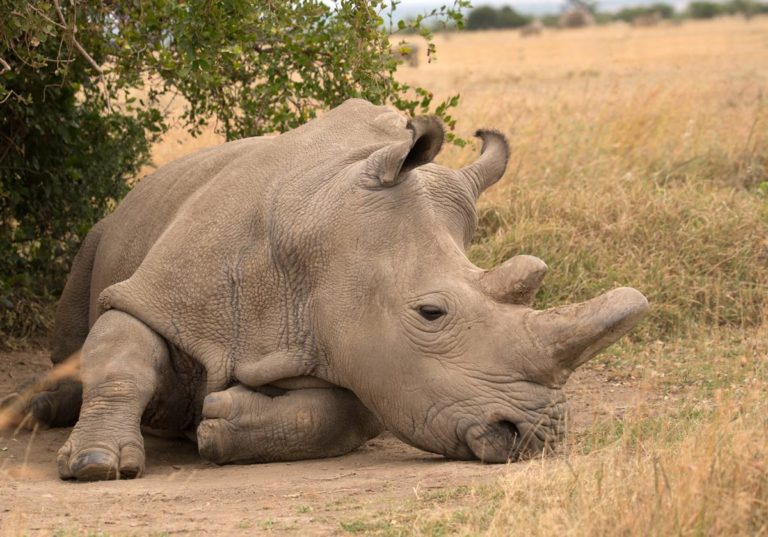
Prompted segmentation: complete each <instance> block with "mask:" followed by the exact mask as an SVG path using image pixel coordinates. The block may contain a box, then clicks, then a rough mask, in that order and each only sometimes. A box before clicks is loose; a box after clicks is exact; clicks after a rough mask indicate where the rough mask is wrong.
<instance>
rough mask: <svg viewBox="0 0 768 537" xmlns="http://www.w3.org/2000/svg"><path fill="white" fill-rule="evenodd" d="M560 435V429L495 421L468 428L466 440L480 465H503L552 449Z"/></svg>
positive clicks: (517, 422) (506, 420)
mask: <svg viewBox="0 0 768 537" xmlns="http://www.w3.org/2000/svg"><path fill="white" fill-rule="evenodd" d="M560 436H561V432H560V428H556V430H555V431H547V430H545V429H544V428H542V427H540V426H537V425H535V424H531V423H527V422H520V421H513V420H510V419H498V420H496V421H492V422H489V423H487V424H477V425H475V426H473V427H470V428H469V429H468V430H467V433H466V438H465V441H466V443H467V446H468V447H469V449H470V450H471V451H472V453H473V454H474V456H475V457H476V458H477V459H479V460H480V461H481V462H485V463H506V462H514V461H518V460H522V459H528V458H531V457H534V456H536V455H538V454H540V453H542V452H544V451H546V450H548V449H552V448H553V447H554V445H555V444H556V443H557V441H558V440H559V437H560Z"/></svg>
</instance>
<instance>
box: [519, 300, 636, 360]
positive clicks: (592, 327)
mask: <svg viewBox="0 0 768 537" xmlns="http://www.w3.org/2000/svg"><path fill="white" fill-rule="evenodd" d="M647 309H648V301H647V300H646V298H645V297H644V296H643V295H642V293H640V291H637V290H636V289H632V288H631V287H622V288H620V289H614V290H613V291H609V292H608V293H605V294H603V295H601V296H599V297H597V298H593V299H592V300H589V301H587V302H582V303H580V304H573V305H570V306H563V307H559V308H552V309H548V310H544V311H540V312H535V313H534V314H533V315H532V317H531V318H530V321H529V323H528V327H529V329H530V330H531V332H532V333H533V334H535V336H536V339H537V340H538V341H539V342H540V344H541V345H542V346H543V347H544V349H545V352H547V353H548V354H550V355H551V356H552V358H553V359H554V360H555V362H556V363H557V364H558V366H560V367H562V368H563V369H565V370H567V371H573V370H574V369H576V368H577V367H579V366H580V365H582V364H583V363H585V362H586V361H587V360H589V359H590V358H592V357H593V356H595V355H596V354H597V353H598V352H600V351H601V350H603V349H604V348H606V347H608V346H609V345H610V344H612V343H613V342H615V341H616V340H618V339H619V338H620V337H621V336H623V335H624V334H626V333H627V332H629V331H630V330H631V329H632V327H634V326H635V325H636V324H637V323H638V322H639V321H640V319H641V318H642V317H643V315H644V314H645V312H646V310H647Z"/></svg>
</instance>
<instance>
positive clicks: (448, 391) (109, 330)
mask: <svg viewBox="0 0 768 537" xmlns="http://www.w3.org/2000/svg"><path fill="white" fill-rule="evenodd" d="M477 135H478V136H479V137H480V138H481V139H482V143H483V151H482V154H481V156H480V157H479V159H478V160H477V161H476V162H475V163H474V164H472V165H470V166H468V167H466V168H464V169H461V170H451V169H448V168H445V167H443V166H439V165H437V164H433V163H432V159H433V158H434V157H435V155H436V154H437V152H438V151H439V150H440V147H441V144H442V141H443V130H442V126H441V125H440V123H439V121H437V120H436V119H434V118H416V119H411V120H406V119H405V118H404V117H402V116H401V115H400V114H399V113H396V112H393V111H391V110H389V109H387V108H384V107H379V106H374V105H372V104H370V103H367V102H365V101H361V100H350V101H347V102H345V103H344V104H343V105H341V106H339V107H338V108H336V109H334V110H332V111H330V112H328V113H326V114H325V115H323V116H322V117H321V118H319V119H315V120H313V121H311V122H309V123H307V124H306V125H304V126H302V127H300V128H298V129H296V130H294V131H291V132H288V133H286V134H283V135H281V136H277V137H273V138H249V139H245V140H240V141H237V142H231V143H227V144H224V145H222V146H220V147H216V148H213V149H209V150H205V151H201V152H199V153H196V154H193V155H191V156H188V157H185V158H183V159H180V160H178V161H176V162H173V163H171V164H169V165H167V166H165V167H163V168H161V169H160V170H158V171H157V172H156V173H155V174H154V175H153V176H151V177H149V178H147V179H145V180H144V181H142V182H141V183H140V184H139V185H138V186H137V187H136V188H135V189H134V190H133V191H132V192H131V193H130V194H129V195H128V196H127V197H126V198H125V200H124V201H123V202H122V203H121V204H120V205H119V206H118V207H117V209H116V210H115V211H114V213H113V214H112V215H110V216H108V217H107V218H105V219H104V220H102V221H101V222H99V223H98V224H97V225H96V226H95V227H94V228H93V230H92V231H91V232H90V233H89V235H88V237H87V238H86V239H85V242H84V244H83V246H82V248H81V250H80V252H79V253H78V255H77V258H76V260H75V263H74V266H73V269H72V273H71V275H70V278H69V280H68V283H67V286H66V288H65V290H64V293H63V295H62V297H61V302H60V305H59V310H58V316H57V320H56V329H55V334H54V338H53V342H54V350H53V353H52V359H53V362H54V363H56V362H60V361H61V360H63V359H64V358H66V357H67V356H69V355H70V354H72V353H73V352H76V351H78V350H79V349H81V348H82V352H81V355H82V365H81V376H82V384H80V382H76V381H69V382H60V383H59V384H58V385H56V386H52V387H49V389H47V390H46V391H42V392H39V393H37V394H35V395H34V397H33V398H32V399H31V401H30V402H29V403H28V409H29V410H31V412H32V413H33V415H34V416H35V417H36V418H37V419H38V420H40V421H42V422H46V423H48V424H50V425H54V426H56V425H71V424H73V423H75V422H76V425H75V427H74V429H73V430H72V433H71V435H70V437H69V439H68V440H67V442H66V443H65V445H64V446H63V447H62V448H61V450H60V451H59V454H58V467H59V473H60V475H61V477H62V478H65V479H69V478H75V479H80V480H93V479H114V478H118V477H119V478H130V477H137V476H139V475H140V474H141V473H142V471H143V469H144V447H143V439H142V433H141V426H142V425H144V426H147V427H150V428H152V429H161V430H165V431H171V432H177V433H179V434H187V435H189V436H191V437H196V440H197V443H198V446H199V451H200V454H201V455H202V456H203V457H205V458H208V459H210V460H213V461H215V462H218V463H226V462H257V461H278V460H295V459H302V458H311V457H324V456H334V455H340V454H342V453H346V452H348V451H350V450H352V449H354V448H356V447H357V446H359V445H361V444H362V443H363V442H365V441H366V440H368V439H369V438H371V437H373V436H375V435H377V434H379V433H380V432H381V431H382V429H383V427H386V428H388V429H389V430H391V431H392V432H393V433H394V434H395V435H397V436H398V437H399V438H401V439H402V440H404V441H405V442H407V443H409V444H412V445H414V446H416V447H419V448H422V449H425V450H428V451H432V452H435V453H440V454H443V455H445V456H446V457H451V458H458V459H480V460H482V461H485V462H505V461H508V460H516V459H518V458H521V457H525V456H529V455H532V454H536V453H539V452H541V451H542V450H544V449H546V448H547V447H550V446H552V445H554V444H555V442H557V440H558V439H559V438H560V437H561V436H562V434H563V414H564V396H563V391H562V388H563V385H564V383H565V382H566V380H567V379H568V376H569V375H570V374H571V372H573V370H574V369H575V368H577V367H578V366H580V365H581V364H583V363H584V362H586V361H587V360H588V359H590V358H591V357H592V356H594V355H595V354H596V353H597V352H599V351H600V350H601V349H603V348H605V347H606V346H608V345H609V344H611V343H612V342H614V341H615V340H616V339H618V338H619V337H620V336H622V335H623V334H624V333H626V332H627V331H628V330H629V329H630V328H631V327H632V326H634V325H635V324H636V323H637V322H638V320H639V319H640V318H641V316H642V315H643V313H644V311H645V310H646V308H647V302H646V300H645V298H644V297H643V295H642V294H640V293H639V292H638V291H635V290H634V289H630V288H621V289H616V290H614V291H611V292H608V293H606V294H604V295H602V296H600V297H598V298H595V299H593V300H591V301H589V302H585V303H582V304H578V305H571V306H565V307H558V308H553V309H549V310H544V311H535V310H533V309H531V308H530V306H529V305H530V303H531V300H532V298H533V296H534V294H535V293H536V290H537V288H538V287H539V285H540V283H541V280H542V278H543V276H544V273H545V271H546V268H547V267H546V265H545V264H544V263H543V262H542V261H541V260H539V259H537V258H535V257H530V256H518V257H513V258H512V259H510V260H508V261H507V262H505V263H504V264H502V265H501V266H499V267H497V268H495V269H493V270H491V271H484V270H481V269H479V268H477V267H476V266H474V265H473V264H472V263H471V262H470V261H469V260H468V259H467V257H466V255H465V249H466V247H467V245H468V244H469V242H470V239H471V237H472V234H473V232H474V230H475V226H476V223H477V217H476V213H475V201H476V199H477V197H478V196H479V195H480V193H481V192H482V191H483V190H485V189H486V188H488V187H489V186H490V185H492V184H493V183H494V182H496V181H497V180H498V179H499V178H500V177H501V176H502V174H503V173H504V170H505V167H506V163H507V158H508V146H507V142H506V141H505V139H504V137H503V136H502V135H501V134H499V133H498V132H496V131H491V130H481V131H478V132H477ZM81 395H82V406H81ZM25 410H26V409H25Z"/></svg>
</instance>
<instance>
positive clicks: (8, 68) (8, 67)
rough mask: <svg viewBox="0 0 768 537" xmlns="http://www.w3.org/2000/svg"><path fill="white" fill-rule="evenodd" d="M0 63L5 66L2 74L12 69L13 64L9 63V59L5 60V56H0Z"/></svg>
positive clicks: (0, 73)
mask: <svg viewBox="0 0 768 537" xmlns="http://www.w3.org/2000/svg"><path fill="white" fill-rule="evenodd" d="M0 65H2V66H3V70H2V71H0V75H2V74H3V73H5V72H6V71H10V70H11V66H10V65H8V62H7V61H5V60H4V59H3V58H0Z"/></svg>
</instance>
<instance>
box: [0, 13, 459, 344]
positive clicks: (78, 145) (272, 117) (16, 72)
mask: <svg viewBox="0 0 768 537" xmlns="http://www.w3.org/2000/svg"><path fill="white" fill-rule="evenodd" d="M398 4H399V1H398V0H391V1H385V0H373V1H367V2H366V1H360V0H357V1H355V0H340V1H338V2H335V3H332V4H331V3H327V2H321V1H319V0H297V1H291V2H259V1H256V0H233V1H231V2H212V1H210V0H186V1H177V0H141V1H139V0H136V1H131V2H103V1H98V2H77V3H75V2H66V3H61V2H60V1H59V0H53V1H52V2H51V1H44V0H32V1H26V0H6V1H4V2H3V4H2V7H0V103H2V104H0V106H1V107H2V108H0V110H1V112H0V136H1V137H2V139H3V143H2V144H1V145H0V148H1V149H0V334H4V336H5V338H4V339H7V338H8V337H9V336H16V337H23V336H25V335H28V334H29V333H31V332H34V331H39V329H40V328H41V325H43V324H45V319H44V317H45V316H44V315H43V316H36V319H35V320H32V321H31V322H30V321H29V320H24V319H23V318H22V316H20V314H19V312H20V311H21V310H22V309H23V307H22V305H23V304H27V303H29V302H33V303H34V302H40V301H43V302H45V301H50V297H52V296H56V295H58V293H59V292H60V290H61V287H62V285H63V282H64V279H65V276H66V274H67V272H68V270H69V267H70V264H71V260H72V257H73V255H74V253H75V252H76V248H77V245H78V244H79V243H80V242H81V241H82V239H83V238H84V236H85V234H86V233H87V231H88V229H89V228H90V226H91V225H92V224H93V223H94V222H95V221H96V220H98V219H99V218H101V217H102V216H103V215H104V214H106V212H108V211H109V210H110V208H112V207H113V206H114V205H115V204H116V202H117V201H118V200H119V199H120V198H121V197H122V196H123V195H124V194H125V193H126V191H127V189H128V187H127V181H128V180H129V179H130V178H131V177H133V176H134V175H135V173H136V171H137V169H138V167H139V166H140V165H141V164H142V163H143V162H145V161H146V159H147V158H148V154H149V148H150V147H151V144H152V143H153V142H154V141H156V140H157V139H158V138H159V137H160V136H161V135H162V134H163V132H164V131H165V130H166V129H167V126H168V125H167V123H168V121H169V119H168V118H167V117H166V104H167V102H168V101H169V100H170V99H171V97H172V96H180V97H182V98H183V102H184V108H183V112H182V117H181V120H182V121H183V122H184V124H185V125H186V126H187V128H188V129H189V130H190V131H192V132H193V133H197V132H199V131H200V130H201V128H202V127H203V126H205V125H206V124H207V123H209V122H211V121H214V122H215V125H216V129H217V130H218V131H220V132H222V133H224V134H225V135H226V137H227V139H230V140H231V139H236V138H241V137H244V136H253V135H259V134H264V133H270V132H276V131H278V132H279V131H285V130H287V129H290V128H293V127H296V126H298V125H300V124H302V123H304V122H306V121H307V120H309V119H311V118H312V117H314V116H315V114H316V113H317V112H318V110H321V109H326V108H329V107H333V106H335V105H337V104H339V103H341V102H342V101H344V100H346V99H347V98H350V97H361V98H364V99H367V100H369V101H372V102H374V103H379V104H384V103H389V104H392V105H394V106H396V107H397V108H399V109H401V110H404V111H407V112H408V113H410V114H423V113H430V112H431V113H435V114H437V115H438V116H440V117H441V118H442V119H443V121H444V123H445V124H446V125H447V126H448V127H449V129H450V128H452V127H453V126H454V124H455V120H454V119H453V118H452V117H451V116H450V115H449V110H450V108H451V107H454V106H456V104H457V102H458V96H454V97H452V98H449V99H448V100H446V101H445V102H442V103H435V102H433V95H432V93H431V92H430V91H429V90H428V89H426V88H421V87H410V86H409V85H407V84H404V83H401V82H399V81H397V80H396V79H395V77H394V75H395V72H396V70H397V68H398V60H397V59H396V58H394V57H393V56H392V55H391V53H390V48H391V47H390V38H391V35H392V34H397V33H398V32H402V33H406V32H411V33H412V32H417V33H419V34H420V35H421V36H422V37H423V38H424V39H425V40H426V42H427V47H426V50H427V54H428V56H429V58H430V60H431V59H433V58H434V57H435V47H434V44H433V43H432V33H431V31H430V30H429V29H428V28H427V27H426V24H425V22H426V21H429V22H435V21H437V22H441V21H442V22H444V23H450V24H452V25H456V26H458V27H461V25H462V21H463V19H462V15H461V13H460V9H461V8H464V7H467V6H468V2H466V0H455V2H454V4H453V6H452V7H442V8H440V9H435V10H432V11H431V12H429V13H426V14H425V15H422V16H419V17H417V18H415V19H413V20H411V21H408V22H399V23H398V22H397V21H396V19H395V15H394V13H395V10H396V8H397V6H398ZM448 139H449V141H454V142H456V143H462V140H460V139H457V138H455V137H454V136H453V134H452V133H449V134H448Z"/></svg>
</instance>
